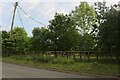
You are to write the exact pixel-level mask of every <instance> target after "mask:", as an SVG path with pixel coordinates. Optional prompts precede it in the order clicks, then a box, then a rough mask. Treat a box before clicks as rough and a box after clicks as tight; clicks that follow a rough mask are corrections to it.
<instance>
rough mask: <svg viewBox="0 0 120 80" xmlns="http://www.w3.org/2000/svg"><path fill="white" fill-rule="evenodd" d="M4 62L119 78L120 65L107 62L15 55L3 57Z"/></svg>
mask: <svg viewBox="0 0 120 80" xmlns="http://www.w3.org/2000/svg"><path fill="white" fill-rule="evenodd" d="M2 60H3V61H4V62H11V63H15V64H21V65H24V66H31V67H36V68H47V69H54V70H57V71H64V72H66V71H69V72H77V73H86V74H95V75H105V76H118V64H115V63H109V62H108V63H104V61H105V60H100V61H98V62H95V61H94V60H93V61H88V60H79V59H76V60H73V58H68V59H67V58H65V57H58V58H55V57H50V56H44V55H39V56H38V55H32V56H31V55H26V56H22V55H19V56H17V55H14V56H10V57H3V59H2Z"/></svg>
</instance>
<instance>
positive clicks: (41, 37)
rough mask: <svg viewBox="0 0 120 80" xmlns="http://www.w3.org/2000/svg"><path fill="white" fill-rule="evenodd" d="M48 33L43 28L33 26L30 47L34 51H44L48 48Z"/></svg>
mask: <svg viewBox="0 0 120 80" xmlns="http://www.w3.org/2000/svg"><path fill="white" fill-rule="evenodd" d="M49 35H50V32H49V30H48V29H45V28H43V27H42V28H34V29H33V37H32V38H31V41H32V49H33V50H35V51H46V50H49V44H50V41H49Z"/></svg>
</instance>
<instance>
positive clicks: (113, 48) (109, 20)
mask: <svg viewBox="0 0 120 80" xmlns="http://www.w3.org/2000/svg"><path fill="white" fill-rule="evenodd" d="M117 8H120V7H119V6H118V5H116V7H115V6H112V7H111V8H110V10H109V11H108V13H107V14H106V21H105V22H104V23H102V24H101V26H100V28H99V30H100V31H99V46H100V48H101V50H102V51H104V52H106V51H107V52H106V53H108V54H110V53H112V54H118V53H119V52H120V51H119V48H118V47H119V46H120V45H119V43H120V39H119V35H120V33H119V30H120V28H119V25H118V24H119V22H118V15H120V11H119V10H117Z"/></svg>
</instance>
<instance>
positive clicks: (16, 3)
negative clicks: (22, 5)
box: [10, 2, 18, 36]
mask: <svg viewBox="0 0 120 80" xmlns="http://www.w3.org/2000/svg"><path fill="white" fill-rule="evenodd" d="M17 5H18V2H15V6H14V13H13V17H12V24H11V32H10V36H11V34H12V31H13V25H14V18H15V12H16V8H17Z"/></svg>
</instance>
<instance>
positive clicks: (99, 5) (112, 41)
mask: <svg viewBox="0 0 120 80" xmlns="http://www.w3.org/2000/svg"><path fill="white" fill-rule="evenodd" d="M119 15H120V5H119V4H115V5H112V6H111V7H107V6H106V3H105V2H96V3H95V5H94V6H90V5H89V4H88V3H87V2H81V3H80V5H79V6H76V7H75V9H74V10H72V11H71V12H70V13H69V14H63V13H55V15H54V18H53V19H51V20H50V21H49V25H48V26H47V28H45V27H44V26H42V27H35V28H34V29H33V31H32V34H33V36H31V37H30V36H28V35H27V32H26V31H25V29H24V28H22V27H16V28H15V29H14V30H13V32H12V36H11V37H10V35H9V34H10V32H9V31H2V50H3V55H6V54H7V55H8V54H9V55H12V54H22V55H24V54H26V53H27V52H30V51H39V52H40V51H92V52H97V53H98V54H99V55H102V54H105V55H108V56H115V57H117V55H119V52H120V50H119V47H120V45H119V44H120V39H119V35H120V28H119ZM28 54H29V53H28Z"/></svg>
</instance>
